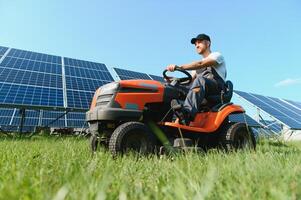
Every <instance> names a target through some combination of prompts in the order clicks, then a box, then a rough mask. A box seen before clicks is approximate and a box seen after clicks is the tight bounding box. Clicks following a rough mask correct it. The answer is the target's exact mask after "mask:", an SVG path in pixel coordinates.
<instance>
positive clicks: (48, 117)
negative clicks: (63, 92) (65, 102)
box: [41, 110, 66, 127]
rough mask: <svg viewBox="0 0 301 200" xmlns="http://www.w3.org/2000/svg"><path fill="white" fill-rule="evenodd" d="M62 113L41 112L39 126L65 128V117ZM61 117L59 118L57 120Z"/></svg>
mask: <svg viewBox="0 0 301 200" xmlns="http://www.w3.org/2000/svg"><path fill="white" fill-rule="evenodd" d="M64 113H65V112H62V111H45V110H43V111H42V118H41V126H48V127H66V125H65V117H64ZM59 117H61V118H59ZM58 118H59V119H58Z"/></svg>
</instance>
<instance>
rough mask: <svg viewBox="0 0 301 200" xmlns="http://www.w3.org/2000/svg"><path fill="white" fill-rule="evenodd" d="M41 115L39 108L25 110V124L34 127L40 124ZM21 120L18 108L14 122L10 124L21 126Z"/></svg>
mask: <svg viewBox="0 0 301 200" xmlns="http://www.w3.org/2000/svg"><path fill="white" fill-rule="evenodd" d="M39 116H40V111H39V110H25V120H24V126H33V127H34V126H38V124H39ZM20 122H21V115H20V112H19V110H18V109H17V110H16V112H15V115H14V117H13V120H12V123H11V124H10V125H12V126H19V125H20Z"/></svg>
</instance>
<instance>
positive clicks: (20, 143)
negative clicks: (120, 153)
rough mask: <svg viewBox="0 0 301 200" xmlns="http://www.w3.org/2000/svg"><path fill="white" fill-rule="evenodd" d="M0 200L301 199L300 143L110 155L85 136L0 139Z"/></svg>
mask: <svg viewBox="0 0 301 200" xmlns="http://www.w3.org/2000/svg"><path fill="white" fill-rule="evenodd" d="M0 149H1V153H0V173H1V174H0V199H118V198H119V199H300V198H301V164H300V163H301V143H281V142H270V141H266V140H264V141H262V142H261V143H260V144H258V146H257V151H256V152H251V153H250V152H237V153H229V154H224V153H220V152H217V151H215V150H212V151H210V152H208V153H206V154H204V153H203V154H196V153H188V154H185V155H183V154H182V155H176V156H173V157H163V158H158V157H156V156H152V157H149V158H146V157H140V158H138V157H135V156H134V155H129V156H125V157H118V158H116V159H113V158H112V157H111V155H110V154H109V153H108V152H106V151H104V150H101V151H99V152H97V153H96V154H95V155H94V156H93V157H92V156H91V153H90V150H89V146H88V140H87V139H83V138H81V139H78V138H60V137H51V138H49V137H37V136H36V137H34V138H31V139H7V138H4V137H2V138H0Z"/></svg>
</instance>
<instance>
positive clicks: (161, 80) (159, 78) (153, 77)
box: [149, 74, 165, 83]
mask: <svg viewBox="0 0 301 200" xmlns="http://www.w3.org/2000/svg"><path fill="white" fill-rule="evenodd" d="M149 76H150V77H151V78H152V79H153V80H155V81H160V82H163V83H164V82H165V80H164V78H163V77H161V76H156V75H152V74H149Z"/></svg>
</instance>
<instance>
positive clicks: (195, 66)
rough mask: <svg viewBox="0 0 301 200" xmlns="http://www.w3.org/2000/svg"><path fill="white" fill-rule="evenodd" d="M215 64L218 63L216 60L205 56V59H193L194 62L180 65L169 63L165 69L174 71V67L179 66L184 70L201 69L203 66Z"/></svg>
mask: <svg viewBox="0 0 301 200" xmlns="http://www.w3.org/2000/svg"><path fill="white" fill-rule="evenodd" d="M217 64H218V63H217V62H216V60H214V59H211V58H207V59H204V60H200V61H195V62H192V63H189V64H184V65H180V66H178V65H175V64H171V65H168V66H167V67H166V69H167V70H168V71H174V70H175V68H176V67H180V68H182V69H184V70H196V69H201V68H203V67H209V66H215V65H217Z"/></svg>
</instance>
